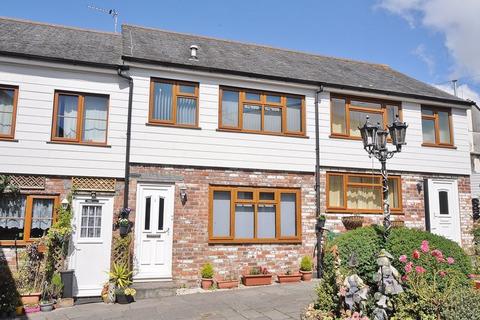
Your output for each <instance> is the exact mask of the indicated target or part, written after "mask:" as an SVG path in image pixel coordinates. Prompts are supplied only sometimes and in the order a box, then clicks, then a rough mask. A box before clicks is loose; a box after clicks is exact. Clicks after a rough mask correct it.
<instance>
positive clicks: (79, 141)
mask: <svg viewBox="0 0 480 320" xmlns="http://www.w3.org/2000/svg"><path fill="white" fill-rule="evenodd" d="M60 95H65V96H76V97H78V104H77V136H76V137H75V138H63V137H57V135H56V133H57V120H58V100H59V99H58V97H59V96H60ZM86 96H93V97H102V98H107V101H108V103H107V119H106V120H105V122H106V126H105V140H104V141H102V142H96V141H83V140H82V135H83V122H84V121H85V119H84V113H83V111H84V107H85V104H84V100H85V97H86ZM109 117H110V96H109V95H108V94H97V93H87V92H73V91H63V90H55V95H54V99H53V124H52V138H51V141H52V142H61V143H71V144H81V145H92V146H106V145H107V140H108V122H109Z"/></svg>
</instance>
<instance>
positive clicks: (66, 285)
mask: <svg viewBox="0 0 480 320" xmlns="http://www.w3.org/2000/svg"><path fill="white" fill-rule="evenodd" d="M73 273H74V270H64V271H60V277H61V278H62V283H63V290H62V298H73Z"/></svg>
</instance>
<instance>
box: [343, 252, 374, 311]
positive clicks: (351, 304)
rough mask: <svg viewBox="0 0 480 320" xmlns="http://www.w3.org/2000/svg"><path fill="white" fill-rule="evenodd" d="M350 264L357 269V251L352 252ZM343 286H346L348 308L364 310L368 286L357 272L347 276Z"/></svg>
mask: <svg viewBox="0 0 480 320" xmlns="http://www.w3.org/2000/svg"><path fill="white" fill-rule="evenodd" d="M348 265H349V267H350V268H352V269H353V270H355V268H356V267H357V266H358V261H357V256H356V254H355V253H352V255H351V256H350V258H349V260H348ZM343 286H344V287H345V288H346V292H345V304H346V305H347V307H348V309H349V310H351V311H354V310H357V311H362V310H363V309H364V307H365V301H366V300H367V296H368V290H369V288H368V286H367V285H366V284H365V283H364V282H363V280H362V279H361V278H360V277H359V276H358V275H357V274H356V273H353V274H351V275H349V276H348V277H346V278H345V280H344V282H343Z"/></svg>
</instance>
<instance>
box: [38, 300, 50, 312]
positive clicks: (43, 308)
mask: <svg viewBox="0 0 480 320" xmlns="http://www.w3.org/2000/svg"><path fill="white" fill-rule="evenodd" d="M52 310H53V302H47V303H40V311H42V312H50V311H52Z"/></svg>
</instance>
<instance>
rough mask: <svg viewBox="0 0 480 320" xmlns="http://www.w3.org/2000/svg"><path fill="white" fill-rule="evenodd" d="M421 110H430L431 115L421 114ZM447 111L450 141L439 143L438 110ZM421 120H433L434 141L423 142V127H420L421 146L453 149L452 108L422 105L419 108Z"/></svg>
mask: <svg viewBox="0 0 480 320" xmlns="http://www.w3.org/2000/svg"><path fill="white" fill-rule="evenodd" d="M423 110H430V111H432V113H433V115H427V114H423ZM439 111H441V112H447V113H448V126H449V131H450V143H441V142H440V121H439V118H438V112H439ZM421 114H422V121H423V120H424V119H425V120H433V122H434V133H435V143H431V142H423V128H422V146H424V147H437V148H453V149H455V144H454V141H453V123H452V109H451V108H437V107H432V106H422V109H421Z"/></svg>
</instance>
